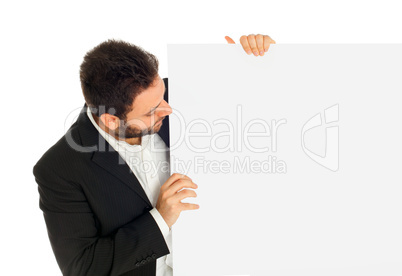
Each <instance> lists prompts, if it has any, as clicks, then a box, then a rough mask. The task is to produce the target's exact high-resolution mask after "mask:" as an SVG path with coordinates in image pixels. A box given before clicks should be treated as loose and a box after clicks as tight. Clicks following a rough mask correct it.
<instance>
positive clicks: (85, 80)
mask: <svg viewBox="0 0 402 276" xmlns="http://www.w3.org/2000/svg"><path fill="white" fill-rule="evenodd" d="M158 67H159V62H158V59H157V58H156V57H155V56H154V55H152V54H151V53H148V52H146V51H145V50H143V49H142V48H141V47H139V46H136V45H133V44H130V43H128V42H124V41H121V40H108V41H105V42H103V43H101V44H99V45H98V46H96V47H95V48H93V49H92V50H90V51H89V52H88V53H87V54H86V55H85V57H84V61H83V62H82V64H81V67H80V80H81V87H82V92H83V94H84V98H85V101H86V103H87V105H88V106H89V107H90V108H91V111H92V112H93V113H94V114H95V115H97V116H100V115H102V113H110V114H112V115H115V116H117V117H119V118H120V119H122V120H125V119H126V115H127V113H128V112H130V111H131V106H132V104H133V101H134V99H135V97H136V96H137V95H139V94H140V93H141V92H143V91H144V90H145V89H147V88H148V87H149V86H151V85H152V83H153V81H154V80H155V79H156V77H157V76H158ZM113 111H114V112H113ZM113 113H114V114H113Z"/></svg>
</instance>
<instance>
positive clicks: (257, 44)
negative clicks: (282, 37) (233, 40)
mask: <svg viewBox="0 0 402 276" xmlns="http://www.w3.org/2000/svg"><path fill="white" fill-rule="evenodd" d="M240 43H241V45H242V47H243V49H244V51H245V52H246V53H247V54H249V55H250V54H251V53H253V54H254V56H263V55H264V53H265V52H267V51H268V49H269V46H270V45H271V44H276V42H275V40H273V39H272V38H271V37H270V36H268V35H261V34H257V35H254V34H251V35H248V36H246V35H243V36H241V37H240Z"/></svg>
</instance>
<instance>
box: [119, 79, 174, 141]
mask: <svg viewBox="0 0 402 276" xmlns="http://www.w3.org/2000/svg"><path fill="white" fill-rule="evenodd" d="M164 94H165V83H164V81H163V80H162V79H161V78H160V77H159V76H158V78H157V79H156V80H155V81H154V83H153V84H152V85H151V86H150V87H149V88H148V89H146V90H144V91H143V92H142V93H141V94H139V95H138V96H137V97H136V98H135V100H134V102H133V105H132V110H131V111H130V112H129V113H127V116H126V120H125V121H123V120H120V126H119V127H118V129H117V130H116V131H117V134H118V136H119V138H120V139H129V138H135V137H141V136H144V135H148V134H153V133H157V132H158V131H159V130H160V128H161V126H162V120H163V119H164V118H165V117H166V116H168V115H169V114H171V113H172V108H171V107H170V105H169V104H168V103H167V102H166V101H165V100H164V99H163V96H164Z"/></svg>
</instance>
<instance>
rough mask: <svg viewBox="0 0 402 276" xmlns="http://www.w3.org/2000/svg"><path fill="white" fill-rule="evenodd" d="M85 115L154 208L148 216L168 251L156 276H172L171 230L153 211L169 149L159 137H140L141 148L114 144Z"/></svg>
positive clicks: (164, 177)
mask: <svg viewBox="0 0 402 276" xmlns="http://www.w3.org/2000/svg"><path fill="white" fill-rule="evenodd" d="M87 115H88V118H89V119H90V120H91V122H92V124H93V125H94V127H95V128H96V129H97V130H98V131H99V133H100V134H101V135H102V136H103V138H105V140H106V141H107V142H108V143H109V144H110V145H111V146H112V147H113V149H114V150H115V151H117V152H118V153H119V154H120V156H121V157H122V159H123V160H124V161H125V162H126V163H127V165H128V166H129V167H130V169H131V171H132V172H133V173H134V175H135V176H136V177H137V179H138V181H139V182H140V184H141V186H142V188H143V189H144V191H145V193H146V195H147V196H148V199H149V201H150V202H151V204H152V206H153V207H154V208H153V209H152V210H151V211H149V212H150V213H151V215H152V217H153V218H154V219H155V221H156V223H157V224H158V226H159V228H160V230H161V232H162V235H163V237H164V238H165V241H166V244H167V246H168V248H169V251H170V254H168V255H165V256H163V257H160V258H158V259H157V260H156V276H172V275H173V262H172V230H171V229H169V226H168V225H167V224H166V222H165V220H164V219H163V217H162V216H161V214H160V213H159V212H158V210H157V209H156V208H155V206H156V202H157V200H158V196H159V191H160V187H161V186H162V184H163V183H165V181H166V180H167V179H168V178H169V176H170V168H169V148H168V147H167V146H166V145H165V143H164V142H163V140H162V138H160V136H159V135H158V134H152V135H145V136H142V137H141V145H130V144H128V143H127V142H125V141H122V140H117V139H115V138H114V137H113V136H111V135H110V134H108V133H106V132H105V131H104V130H103V129H101V128H100V127H99V125H98V124H97V123H96V122H95V120H94V118H93V116H92V113H91V111H90V109H89V108H88V109H87ZM161 149H162V150H161Z"/></svg>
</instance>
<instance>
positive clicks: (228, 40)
mask: <svg viewBox="0 0 402 276" xmlns="http://www.w3.org/2000/svg"><path fill="white" fill-rule="evenodd" d="M225 39H226V41H227V42H228V43H229V44H236V43H235V42H234V41H233V39H231V38H230V37H228V36H225Z"/></svg>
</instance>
